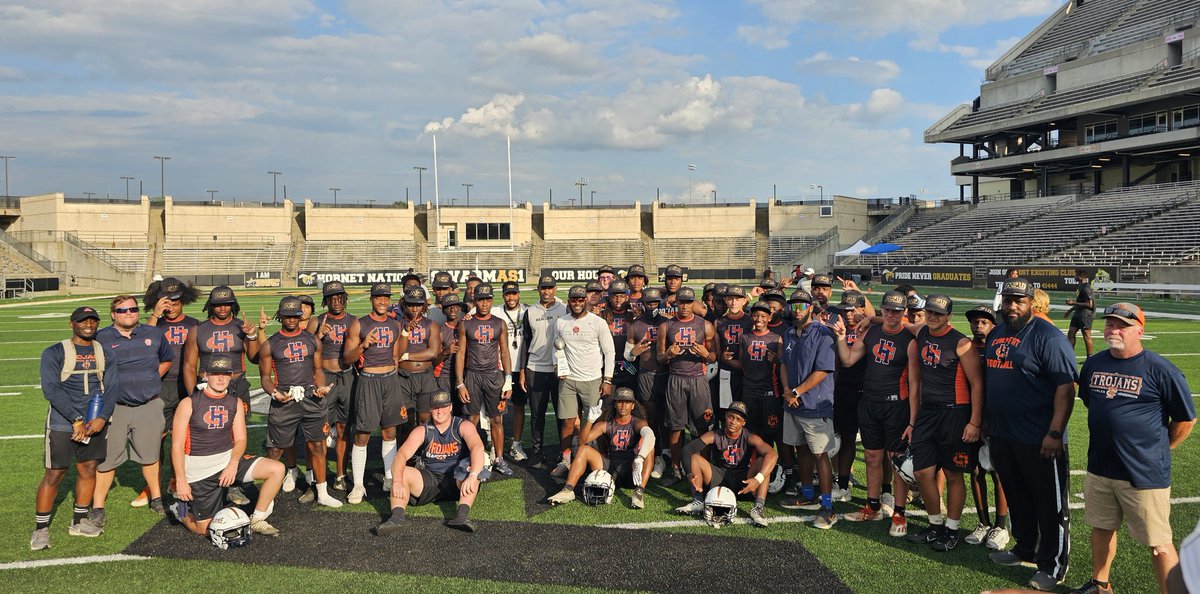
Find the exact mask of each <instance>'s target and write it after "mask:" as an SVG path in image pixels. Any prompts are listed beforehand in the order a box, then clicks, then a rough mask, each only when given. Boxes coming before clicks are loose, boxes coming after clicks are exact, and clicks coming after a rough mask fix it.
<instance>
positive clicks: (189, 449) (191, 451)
mask: <svg viewBox="0 0 1200 594" xmlns="http://www.w3.org/2000/svg"><path fill="white" fill-rule="evenodd" d="M238 367H240V365H239V366H238ZM239 370H240V369H239ZM201 371H203V372H204V373H206V374H207V376H208V385H207V386H205V387H204V388H202V389H200V390H197V391H196V392H195V393H194V394H193V395H192V397H191V398H184V399H182V400H180V401H179V407H178V408H177V409H176V410H175V420H174V424H173V425H172V426H171V464H172V465H173V466H174V467H175V485H176V493H175V498H176V499H178V500H179V501H178V502H177V503H176V504H175V507H174V508H173V511H174V513H175V517H176V518H178V519H179V521H180V523H182V524H183V525H184V526H185V527H187V529H188V530H191V531H192V532H195V533H196V534H200V535H207V534H208V524H209V522H211V521H212V518H213V516H214V515H216V513H217V511H218V510H220V509H221V507H222V505H223V502H224V501H225V496H224V493H223V491H224V490H225V489H226V488H227V487H230V486H233V485H234V484H236V483H252V482H254V481H256V480H258V481H263V484H262V487H260V488H259V490H258V501H257V503H256V504H255V506H254V513H253V514H252V515H251V516H250V530H252V531H253V532H255V533H257V534H263V535H266V536H279V530H278V529H277V528H275V527H274V526H272V525H270V524H268V523H267V517H268V516H270V515H271V511H272V509H273V508H274V507H275V495H276V494H277V493H279V488H280V486H281V485H283V473H284V467H283V463H282V462H279V461H277V460H270V459H267V458H260V457H258V456H243V454H244V453H245V451H246V412H245V409H244V408H243V407H242V405H241V401H240V400H238V397H237V396H235V395H233V394H232V393H230V391H229V384H230V382H231V381H232V379H233V373H234V371H235V366H234V358H233V357H232V356H230V355H229V354H226V353H217V354H214V355H212V356H211V357H210V358H209V359H208V361H207V363H206V365H205V368H204V369H203V370H201Z"/></svg>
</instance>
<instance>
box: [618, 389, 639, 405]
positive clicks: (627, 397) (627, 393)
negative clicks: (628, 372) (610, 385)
mask: <svg viewBox="0 0 1200 594" xmlns="http://www.w3.org/2000/svg"><path fill="white" fill-rule="evenodd" d="M613 402H637V399H636V398H634V397H633V390H631V389H629V388H617V392H616V394H614V395H613Z"/></svg>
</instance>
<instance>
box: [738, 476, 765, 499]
mask: <svg viewBox="0 0 1200 594" xmlns="http://www.w3.org/2000/svg"><path fill="white" fill-rule="evenodd" d="M742 484H744V485H746V486H745V487H742V490H741V491H738V495H745V494H747V493H753V492H755V491H757V490H758V486H759V485H761V484H762V483H760V482H758V479H757V478H755V477H750V478H748V479H746V480H744V481H742Z"/></svg>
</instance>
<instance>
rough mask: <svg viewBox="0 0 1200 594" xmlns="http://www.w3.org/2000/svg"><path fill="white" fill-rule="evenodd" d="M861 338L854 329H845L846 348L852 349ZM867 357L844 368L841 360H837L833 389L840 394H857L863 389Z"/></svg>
mask: <svg viewBox="0 0 1200 594" xmlns="http://www.w3.org/2000/svg"><path fill="white" fill-rule="evenodd" d="M860 338H861V337H860V336H859V335H858V332H857V331H856V330H855V329H854V328H847V329H846V346H848V347H851V348H853V347H854V344H855V343H856V342H858V341H859V339H860ZM866 369H867V357H865V356H864V357H863V358H862V359H859V360H858V363H855V364H854V365H851V366H849V367H846V366H845V365H842V361H841V358H839V359H838V364H837V376H836V377H835V378H834V379H835V382H836V383H835V385H834V386H835V387H834V389H835V390H837V391H838V392H840V393H843V394H845V393H853V392H859V391H861V390H862V387H863V378H864V376H865V375H866Z"/></svg>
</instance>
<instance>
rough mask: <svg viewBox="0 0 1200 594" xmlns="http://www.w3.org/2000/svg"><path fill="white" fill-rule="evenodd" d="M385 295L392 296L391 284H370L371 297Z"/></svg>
mask: <svg viewBox="0 0 1200 594" xmlns="http://www.w3.org/2000/svg"><path fill="white" fill-rule="evenodd" d="M385 295H386V296H388V297H391V296H392V286H391V285H389V284H387V283H375V284H373V285H371V296H372V297H382V296H385Z"/></svg>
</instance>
